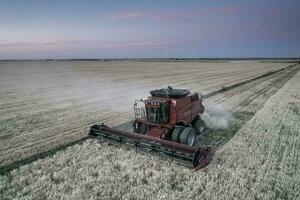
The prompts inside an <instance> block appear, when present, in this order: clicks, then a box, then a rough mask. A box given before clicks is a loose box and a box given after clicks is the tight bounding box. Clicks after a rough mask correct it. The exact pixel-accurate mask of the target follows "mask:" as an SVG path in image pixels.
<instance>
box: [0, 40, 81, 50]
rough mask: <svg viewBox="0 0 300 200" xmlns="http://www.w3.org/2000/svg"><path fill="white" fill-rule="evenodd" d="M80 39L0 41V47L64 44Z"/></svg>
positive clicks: (78, 41) (76, 41)
mask: <svg viewBox="0 0 300 200" xmlns="http://www.w3.org/2000/svg"><path fill="white" fill-rule="evenodd" d="M80 42H81V40H44V41H32V42H5V41H0V48H10V47H26V46H28V47H31V46H59V45H66V44H76V43H80Z"/></svg>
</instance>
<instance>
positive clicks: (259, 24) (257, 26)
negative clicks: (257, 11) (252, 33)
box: [249, 23, 262, 28]
mask: <svg viewBox="0 0 300 200" xmlns="http://www.w3.org/2000/svg"><path fill="white" fill-rule="evenodd" d="M261 26H262V24H261V23H253V24H250V25H249V27H251V28H259V27H261Z"/></svg>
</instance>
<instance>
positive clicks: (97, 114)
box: [0, 61, 300, 199]
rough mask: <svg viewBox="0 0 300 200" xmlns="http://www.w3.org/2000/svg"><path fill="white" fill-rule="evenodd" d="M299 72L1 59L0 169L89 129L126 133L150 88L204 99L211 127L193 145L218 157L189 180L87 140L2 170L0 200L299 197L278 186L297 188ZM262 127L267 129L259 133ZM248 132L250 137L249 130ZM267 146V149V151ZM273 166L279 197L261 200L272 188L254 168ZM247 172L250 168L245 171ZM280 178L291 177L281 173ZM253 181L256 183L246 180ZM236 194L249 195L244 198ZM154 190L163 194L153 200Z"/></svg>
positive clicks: (251, 65) (253, 65)
mask: <svg viewBox="0 0 300 200" xmlns="http://www.w3.org/2000/svg"><path fill="white" fill-rule="evenodd" d="M299 68H300V66H299V64H297V63H292V62H278V61H276V62H275V61H274V62H270V61H268V62H266V61H264V62H262V61H218V62H213V61H209V62H203V61H202V62H198V61H193V62H189V61H188V62H183V61H180V62H133V61H129V62H125V61H122V62H121V61H114V62H95V61H49V62H46V61H22V62H20V61H19V62H13V61H10V62H4V61H2V62H1V63H0V85H1V88H0V167H1V169H3V171H5V170H6V169H13V168H14V167H15V166H18V165H19V164H20V163H21V162H22V161H26V160H30V159H32V158H38V157H39V155H41V154H42V153H44V152H48V151H51V150H54V151H56V150H57V148H59V147H62V146H66V145H68V144H70V143H72V142H76V141H81V140H82V139H85V138H87V132H88V128H89V127H90V126H91V125H93V124H94V123H98V122H101V123H102V122H104V123H107V124H109V125H113V126H121V127H122V126H123V125H124V126H125V125H128V122H130V120H131V119H132V117H133V113H132V105H133V102H134V100H135V99H139V98H141V97H146V96H147V95H148V91H149V90H151V89H155V88H162V87H166V86H168V85H171V86H173V87H178V88H187V89H190V90H192V91H195V92H199V93H201V94H203V97H204V104H205V107H206V110H207V112H206V113H205V114H204V115H203V118H204V120H205V121H206V122H207V124H208V126H209V129H208V130H207V131H206V133H205V134H204V135H202V136H200V137H199V138H197V140H198V143H199V144H205V145H211V146H213V148H214V149H215V150H216V156H215V158H214V160H213V162H212V164H211V165H209V167H208V168H206V169H204V170H202V171H200V172H197V173H193V172H192V171H191V170H190V169H187V168H185V167H182V166H179V165H177V164H176V163H174V162H170V161H169V160H163V159H160V158H157V157H154V156H150V155H148V154H141V153H136V152H135V151H133V150H131V149H128V148H126V147H122V146H121V147H116V146H114V145H110V144H109V143H107V142H105V141H95V140H91V139H88V140H86V141H83V142H81V143H80V144H76V145H73V146H71V147H69V148H67V149H66V150H63V151H60V152H57V153H55V154H53V155H52V156H50V157H47V158H45V159H40V160H38V161H35V162H32V163H30V164H27V165H24V166H22V167H21V168H20V169H15V170H13V171H8V172H5V173H6V174H5V175H3V176H1V180H0V181H1V185H0V195H1V194H2V195H3V197H4V198H6V197H7V198H16V199H19V198H21V197H22V196H27V198H29V199H37V198H42V199H43V198H51V199H53V198H54V199H56V198H57V199H60V198H64V197H65V198H69V199H74V198H78V199H82V198H85V199H86V198H88V199H93V198H94V199H97V198H102V199H110V198H113V197H115V198H116V199H120V198H122V197H123V198H131V197H133V198H136V199H145V198H148V199H151V197H152V198H153V199H164V198H172V197H173V198H178V199H180V198H187V199H193V198H197V197H198V198H208V199H219V198H218V197H219V196H222V195H225V194H230V195H231V196H232V197H233V198H237V199H240V198H248V199H252V198H251V197H253V198H254V196H257V197H258V198H262V197H263V198H269V199H273V197H276V195H288V197H296V196H291V193H292V192H294V191H295V190H294V189H293V188H292V189H287V185H285V183H286V182H287V184H289V185H291V186H293V187H294V186H295V184H296V183H297V181H299V179H298V178H297V176H295V177H294V178H292V179H289V177H290V176H292V175H295V174H297V173H298V171H297V170H296V169H295V167H294V168H293V166H294V165H295V166H298V164H299V163H298V161H297V160H295V159H298V158H299V155H298V154H295V153H294V154H293V152H296V151H297V149H298V150H299V145H298V144H299V143H293V142H292V140H295V141H298V142H299V137H298V136H297V135H290V133H291V134H295V132H296V131H297V130H299V129H297V124H298V125H299V123H297V119H298V121H299V113H298V111H297V110H299V107H298V106H299V105H298V99H299V94H298V93H297V91H299V90H296V89H294V88H293V86H295V87H296V86H298V87H296V88H299V73H298V71H299ZM292 91H293V93H292ZM293 95H294V96H293ZM284 97H287V100H286V101H285V100H284ZM288 98H290V99H288ZM280 102H283V103H280ZM279 104H280V105H281V107H280V106H279ZM267 105H269V106H267ZM275 108H276V109H275ZM274 109H275V110H274ZM285 110H288V111H289V112H288V111H285ZM290 110H291V111H290ZM224 113H225V115H224ZM259 113H263V114H259ZM275 113H277V114H278V116H284V117H282V118H280V117H279V118H276V117H275V118H274V123H273V121H272V120H271V119H269V120H270V121H266V122H264V123H263V122H262V123H259V122H258V121H260V120H262V121H263V118H264V116H273V115H275ZM297 117H298V118H297ZM272 119H273V118H272ZM286 119H289V123H288V124H285V125H284V126H285V129H282V128H281V129H280V130H282V131H281V132H280V131H277V132H276V130H277V129H276V127H280V126H282V123H283V122H282V121H284V120H286ZM220 120H221V122H222V123H219V122H220ZM216 122H218V123H216ZM220 124H221V125H220ZM268 124H270V127H264V126H267V125H268ZM262 127H264V128H262ZM254 128H255V130H256V129H257V130H258V132H257V133H256V132H253V130H254ZM251 130H252V132H251ZM271 132H275V135H276V134H277V135H276V137H274V138H277V140H280V141H281V140H282V141H286V142H285V144H286V145H287V144H289V145H293V148H288V147H286V145H282V144H281V142H280V141H279V142H278V141H277V140H275V139H274V138H273V137H270V134H272V133H271ZM256 134H257V135H256ZM259 134H260V135H259ZM259 137H262V140H260V139H259ZM264 137H265V138H264ZM268 139H269V140H268ZM245 140H246V142H245ZM254 140H255V141H260V142H253V141H254ZM241 141H243V142H245V143H243V144H242V143H241ZM250 141H251V142H250ZM268 141H269V142H271V144H273V143H274V145H273V146H272V147H270V146H268ZM272 142H273V143H272ZM245 145H246V146H245ZM247 145H248V146H247ZM260 145H264V146H265V147H261V148H265V152H262V153H260V154H258V153H259V152H257V151H258V150H257V147H258V146H259V147H260ZM276 145H277V146H276ZM297 145H298V146H297ZM279 147H280V148H283V152H285V153H284V154H285V155H290V157H288V158H286V159H289V160H290V161H289V162H292V163H294V164H293V166H286V165H285V164H284V163H283V160H284V159H285V158H283V156H280V157H276V156H275V154H276V155H277V153H278V152H276V148H279ZM247 150H249V151H250V152H252V153H253V154H255V155H256V156H260V157H259V158H257V159H258V160H259V161H258V160H256V159H255V158H256V157H255V156H254V155H246V152H247ZM259 150H260V151H263V150H262V149H259ZM268 152H269V153H268ZM292 154H293V155H292ZM247 156H248V158H249V159H250V158H251V160H253V159H254V161H253V163H254V164H252V165H251V160H249V161H247V162H250V163H246V162H245V163H244V162H242V161H245V160H242V158H243V157H247ZM274 156H275V157H274ZM262 160H264V161H262ZM298 160H299V159H298ZM259 162H263V163H259ZM272 162H275V163H277V165H278V166H282V168H281V167H279V168H280V169H277V168H276V170H275V171H274V169H270V170H271V171H272V170H273V171H272V172H270V174H269V177H272V176H274V174H275V175H278V174H280V176H278V177H279V178H281V180H282V181H283V182H278V181H277V182H276V181H275V182H276V183H274V186H273V187H277V185H278V184H281V185H280V186H278V187H280V188H281V189H280V191H279V189H278V192H277V193H276V194H274V193H270V194H267V193H265V192H268V191H271V190H272V188H271V189H270V188H268V187H269V186H268V182H269V181H271V180H269V179H268V178H264V177H263V176H262V175H263V173H264V172H263V171H262V170H261V169H260V168H259V169H258V167H257V166H258V165H262V166H263V167H264V168H263V169H264V170H265V171H268V170H269V169H268V167H269V165H267V164H268V163H272ZM246 164H247V165H249V168H247V167H246V169H244V168H243V167H245V165H246ZM272 165H273V164H272ZM251 166H252V168H251ZM287 170H288V172H290V174H289V175H288V177H287V176H284V175H283V174H284V173H285V172H286V171H287ZM222 172H223V173H222ZM253 173H254V174H255V173H260V174H256V175H253ZM298 174H299V173H298ZM241 176H242V177H241ZM250 176H251V177H250ZM252 176H255V177H256V178H258V180H255V181H253V179H251V178H253V177H252ZM239 178H241V179H239ZM249 180H250V181H252V182H253V183H252V182H251V183H249V182H247V181H249ZM240 181H242V182H240ZM243 181H246V182H243ZM284 181H286V182H284ZM74 182H76V184H75V185H74V184H72V183H74ZM127 183H128V184H127ZM227 184H230V185H227ZM241 184H242V185H241ZM282 184H283V185H282ZM24 185H27V186H26V187H24ZM131 186H132V187H131ZM221 186H222V187H221ZM242 186H245V187H247V189H246V190H242V189H243V187H242ZM157 187H159V188H163V189H162V190H160V192H158V193H157V194H156V196H151V195H153V192H155V191H157V190H158V188H157ZM215 187H217V188H218V189H217V190H216V191H215V192H216V196H214V194H211V191H212V189H213V188H215ZM239 187H240V188H241V191H240V193H239V191H238V188H239ZM113 191H117V192H116V193H114V192H113ZM218 195H219V196H218ZM239 195H240V196H239ZM268 195H269V196H268ZM274 195H275V196H274ZM297 195H298V194H297ZM0 197H1V196H0ZM223 197H224V196H223Z"/></svg>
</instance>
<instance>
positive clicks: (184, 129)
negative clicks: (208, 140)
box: [89, 86, 213, 170]
mask: <svg viewBox="0 0 300 200" xmlns="http://www.w3.org/2000/svg"><path fill="white" fill-rule="evenodd" d="M150 94H151V96H149V97H148V98H147V99H146V100H142V99H141V100H136V101H135V104H134V115H135V116H134V120H133V132H128V131H123V130H120V129H117V128H111V127H108V126H106V125H104V124H101V125H98V124H97V125H93V126H92V127H91V129H90V132H89V134H90V135H92V136H101V137H103V138H108V139H112V140H115V141H118V142H120V143H124V144H128V145H131V146H134V147H135V148H136V149H142V150H144V151H147V152H151V153H154V154H158V155H160V156H167V157H170V158H172V159H174V160H176V161H179V162H180V163H182V164H185V165H188V166H190V167H193V168H195V170H198V169H201V168H204V167H205V166H207V165H208V164H209V162H210V161H211V159H212V156H213V150H212V148H211V147H204V148H201V147H197V146H195V145H196V144H195V143H196V142H195V138H196V136H197V135H200V134H202V133H203V132H204V130H205V124H204V121H203V120H202V119H201V117H200V114H202V113H203V112H204V106H203V105H202V98H201V97H199V94H198V93H193V94H191V93H190V91H189V90H182V89H173V88H171V87H170V86H169V87H168V88H167V89H159V90H153V91H150Z"/></svg>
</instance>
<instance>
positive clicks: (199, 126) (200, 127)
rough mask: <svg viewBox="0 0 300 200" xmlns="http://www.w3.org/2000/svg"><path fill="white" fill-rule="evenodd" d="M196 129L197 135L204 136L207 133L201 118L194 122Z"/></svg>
mask: <svg viewBox="0 0 300 200" xmlns="http://www.w3.org/2000/svg"><path fill="white" fill-rule="evenodd" d="M193 126H194V129H195V131H196V135H200V134H203V133H204V131H205V123H204V121H203V120H202V119H201V118H198V119H196V121H195V122H194V125H193Z"/></svg>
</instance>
